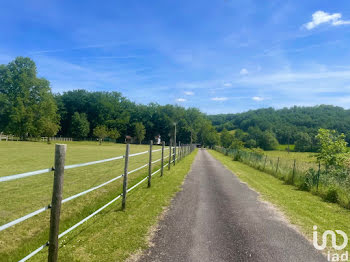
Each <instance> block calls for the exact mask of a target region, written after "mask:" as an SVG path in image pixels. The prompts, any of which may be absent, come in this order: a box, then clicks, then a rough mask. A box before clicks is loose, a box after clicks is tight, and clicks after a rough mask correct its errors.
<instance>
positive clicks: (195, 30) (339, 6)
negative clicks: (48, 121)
mask: <svg viewBox="0 0 350 262" xmlns="http://www.w3.org/2000/svg"><path fill="white" fill-rule="evenodd" d="M1 9H2V15H1V16H0V22H1V24H2V25H3V27H2V29H1V33H0V63H2V64H6V63H8V62H9V61H11V60H12V59H14V58H15V57H16V56H29V57H31V58H32V59H34V61H35V62H36V63H37V67H38V73H39V75H40V76H42V77H45V78H47V79H48V80H50V82H51V87H52V89H53V91H54V92H64V91H67V90H72V89H87V90H90V91H93V90H98V91H119V92H121V93H122V94H123V95H124V96H126V97H128V98H129V99H131V100H132V101H135V102H138V103H149V102H157V103H159V104H167V103H170V104H180V105H183V106H185V107H189V106H194V107H198V108H200V109H201V110H202V111H204V112H206V113H208V114H215V113H228V112H242V111H246V110H249V109H256V108H260V107H268V106H272V107H275V108H281V107H285V106H287V107H289V106H293V105H305V106H308V105H317V104H333V105H339V106H343V107H345V108H349V105H350V3H349V1H348V0H339V1H325V0H307V1H305V0H303V1H301V0H294V1H288V0H281V1H280V0H278V1H277V0H217V1H197V0H193V1H188V0H186V1H183V0H177V1H166V0H162V1H140V0H139V1H134V0H129V1H116V0H114V1H45V0H40V1H23V2H21V1H3V3H2V7H1Z"/></svg>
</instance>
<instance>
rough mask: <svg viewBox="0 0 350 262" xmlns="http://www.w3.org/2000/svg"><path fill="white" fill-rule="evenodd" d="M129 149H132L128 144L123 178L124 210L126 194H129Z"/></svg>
mask: <svg viewBox="0 0 350 262" xmlns="http://www.w3.org/2000/svg"><path fill="white" fill-rule="evenodd" d="M129 148H130V144H129V143H126V149H125V162H124V178H123V199H122V209H123V210H125V206H126V193H127V190H128V166H129Z"/></svg>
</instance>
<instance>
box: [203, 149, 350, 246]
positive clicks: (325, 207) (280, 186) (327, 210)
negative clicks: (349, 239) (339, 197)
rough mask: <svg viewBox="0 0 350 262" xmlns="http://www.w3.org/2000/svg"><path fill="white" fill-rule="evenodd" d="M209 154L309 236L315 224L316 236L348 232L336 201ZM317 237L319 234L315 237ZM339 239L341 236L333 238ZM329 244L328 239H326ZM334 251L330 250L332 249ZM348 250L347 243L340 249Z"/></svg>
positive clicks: (349, 215) (345, 214) (349, 216)
mask: <svg viewBox="0 0 350 262" xmlns="http://www.w3.org/2000/svg"><path fill="white" fill-rule="evenodd" d="M209 152H210V154H211V155H212V156H213V157H215V158H216V159H217V160H219V161H220V162H221V163H222V164H223V165H225V166H226V167H227V168H228V169H229V170H231V171H232V172H234V173H235V175H236V176H237V177H238V178H239V179H240V180H241V181H243V182H246V183H247V184H248V186H249V187H251V188H252V189H254V190H255V191H257V192H259V193H260V194H261V197H262V199H263V200H266V201H268V202H270V203H272V204H274V205H275V206H276V207H277V208H278V209H279V210H281V211H282V212H283V213H284V215H285V216H286V217H287V219H288V220H289V221H290V223H291V224H293V225H296V226H297V228H298V229H299V230H300V231H301V232H302V233H303V234H304V235H305V236H306V237H307V238H308V239H309V240H312V233H313V226H314V225H317V227H318V232H319V237H320V235H322V233H321V232H324V231H326V230H342V231H344V232H345V233H346V234H348V236H350V224H349V221H350V211H349V210H347V209H345V208H342V207H340V206H339V205H337V204H333V203H327V202H324V201H323V200H322V199H321V198H320V197H319V196H315V195H312V194H310V193H309V192H305V191H300V190H298V189H297V188H296V187H294V186H291V185H287V184H285V183H284V182H283V181H281V180H279V179H277V178H275V177H273V176H271V175H269V174H267V173H264V172H261V171H259V170H256V169H254V168H252V167H249V166H248V165H246V164H243V163H241V162H238V161H233V160H232V158H231V157H228V156H225V155H224V154H222V153H219V152H217V151H214V150H210V151H209ZM319 239H320V238H319ZM337 243H338V244H341V243H342V238H341V237H338V238H337ZM327 244H328V248H330V245H331V241H328V243H327ZM333 251H334V250H333ZM344 251H349V252H350V247H349V245H348V246H347V247H346V248H345V249H344V250H343V252H344Z"/></svg>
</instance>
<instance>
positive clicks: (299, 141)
mask: <svg viewBox="0 0 350 262" xmlns="http://www.w3.org/2000/svg"><path fill="white" fill-rule="evenodd" d="M311 148H312V140H311V137H310V136H309V134H307V133H304V132H300V133H298V134H297V135H296V140H295V148H294V150H295V151H299V152H309V151H311Z"/></svg>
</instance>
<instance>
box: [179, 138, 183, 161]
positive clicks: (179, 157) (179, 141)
mask: <svg viewBox="0 0 350 262" xmlns="http://www.w3.org/2000/svg"><path fill="white" fill-rule="evenodd" d="M181 153H182V152H181V142H180V141H179V156H178V157H179V161H180V160H181Z"/></svg>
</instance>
